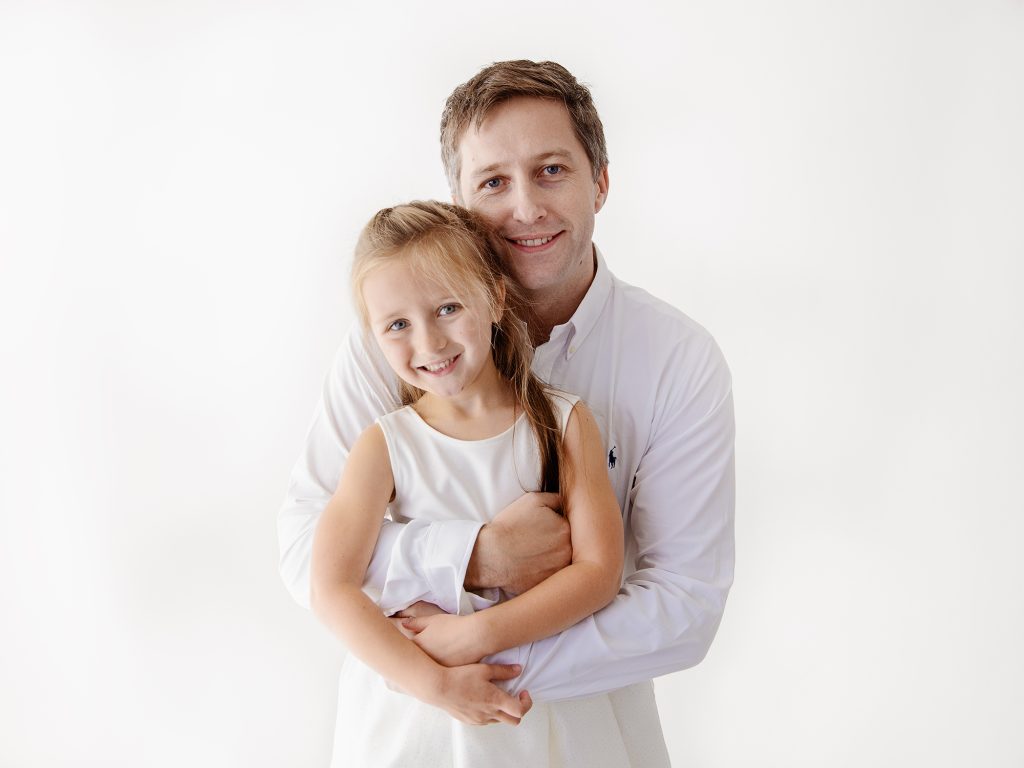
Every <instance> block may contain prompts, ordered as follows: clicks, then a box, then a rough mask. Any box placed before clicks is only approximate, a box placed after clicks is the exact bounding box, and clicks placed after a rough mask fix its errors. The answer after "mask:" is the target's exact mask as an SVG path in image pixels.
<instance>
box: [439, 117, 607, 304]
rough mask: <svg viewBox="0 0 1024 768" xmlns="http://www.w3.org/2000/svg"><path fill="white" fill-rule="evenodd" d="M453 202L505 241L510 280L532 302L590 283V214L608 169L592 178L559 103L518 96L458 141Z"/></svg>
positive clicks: (601, 197) (600, 201) (577, 291)
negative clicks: (494, 229)
mask: <svg viewBox="0 0 1024 768" xmlns="http://www.w3.org/2000/svg"><path fill="white" fill-rule="evenodd" d="M459 156H460V160H461V172H460V175H459V189H458V199H457V201H456V202H459V203H461V204H462V205H465V206H466V207H468V208H471V209H473V210H474V211H477V212H478V213H480V214H481V215H483V216H484V217H485V218H486V219H488V220H489V221H490V222H491V224H493V225H494V226H495V227H497V229H498V231H499V232H500V233H501V234H502V236H504V237H505V239H506V240H507V241H508V242H509V245H510V252H511V259H512V264H511V265H510V266H511V269H512V273H513V275H514V276H515V278H516V279H517V280H518V281H519V282H520V283H521V284H522V285H523V287H524V288H526V290H527V291H528V292H529V293H530V294H531V295H532V296H533V297H534V298H544V297H548V298H550V297H557V296H559V295H560V294H570V295H571V296H572V297H574V298H576V299H577V300H578V298H580V297H582V294H583V293H584V292H585V291H586V288H587V286H588V285H589V284H590V280H591V278H592V277H593V250H592V243H591V240H592V238H593V234H594V214H595V213H597V212H598V211H599V210H601V206H602V205H604V201H605V197H606V195H607V193H608V170H607V168H603V169H602V170H601V173H600V175H599V177H598V179H597V180H596V181H595V180H594V174H593V171H592V170H591V166H590V160H589V159H588V158H587V153H586V150H584V149H583V145H582V144H581V143H580V141H579V139H578V138H576V134H575V132H574V131H573V129H572V123H571V122H570V120H569V113H568V112H567V111H566V109H565V107H564V106H563V105H562V104H559V103H558V102H554V101H549V100H546V99H536V98H531V97H520V98H516V99H511V100H510V101H507V102H505V103H503V104H499V105H498V106H497V107H495V108H494V109H493V110H491V112H489V113H488V114H487V117H486V118H485V119H484V121H483V123H482V124H481V125H480V128H479V129H477V128H476V127H475V126H473V125H471V126H470V127H469V128H468V129H467V130H466V132H465V133H464V134H463V135H462V138H461V140H460V142H459Z"/></svg>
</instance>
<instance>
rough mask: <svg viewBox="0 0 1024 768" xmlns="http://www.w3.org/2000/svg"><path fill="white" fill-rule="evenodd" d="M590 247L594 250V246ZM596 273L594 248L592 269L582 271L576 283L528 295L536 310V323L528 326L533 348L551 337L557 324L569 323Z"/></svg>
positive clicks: (534, 314)
mask: <svg viewBox="0 0 1024 768" xmlns="http://www.w3.org/2000/svg"><path fill="white" fill-rule="evenodd" d="M591 248H592V249H593V246H591ZM596 274H597V252H596V251H593V256H592V259H591V262H590V269H589V270H587V271H581V272H580V275H579V277H578V278H577V279H575V280H574V281H573V284H571V285H564V286H561V287H560V288H559V289H556V290H553V291H550V292H531V293H530V294H529V295H528V298H529V300H530V305H531V309H532V310H533V322H532V323H531V324H530V328H529V330H530V342H531V343H532V344H533V346H534V347H539V346H540V345H541V344H543V343H544V342H546V341H547V340H548V339H549V338H551V331H552V330H554V328H555V327H556V326H559V325H562V324H563V323H567V322H569V319H570V318H571V317H572V316H573V315H574V314H575V313H576V310H577V309H578V308H579V306H580V303H582V301H583V297H584V296H586V295H587V291H588V290H590V284H591V283H592V282H594V276H595V275H596Z"/></svg>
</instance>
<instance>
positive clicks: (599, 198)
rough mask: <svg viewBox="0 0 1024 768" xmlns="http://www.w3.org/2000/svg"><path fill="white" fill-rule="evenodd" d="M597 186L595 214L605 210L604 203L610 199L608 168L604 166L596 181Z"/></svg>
mask: <svg viewBox="0 0 1024 768" xmlns="http://www.w3.org/2000/svg"><path fill="white" fill-rule="evenodd" d="M594 184H595V185H596V186H597V195H596V197H595V198H594V213H597V212H598V211H600V210H601V209H602V208H604V202H605V200H607V199H608V166H607V165H606V166H604V167H603V168H602V169H601V171H600V172H599V173H598V174H597V179H595V180H594Z"/></svg>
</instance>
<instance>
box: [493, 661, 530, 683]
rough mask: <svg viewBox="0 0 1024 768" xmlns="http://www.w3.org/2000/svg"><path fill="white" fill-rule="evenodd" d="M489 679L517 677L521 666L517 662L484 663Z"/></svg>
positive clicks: (521, 669)
mask: <svg viewBox="0 0 1024 768" xmlns="http://www.w3.org/2000/svg"><path fill="white" fill-rule="evenodd" d="M484 666H485V667H487V672H488V676H489V677H490V679H491V680H511V679H512V678H513V677H518V676H519V673H520V672H522V671H523V668H522V667H521V666H519V665H518V664H484Z"/></svg>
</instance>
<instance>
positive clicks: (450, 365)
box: [417, 352, 462, 376]
mask: <svg viewBox="0 0 1024 768" xmlns="http://www.w3.org/2000/svg"><path fill="white" fill-rule="evenodd" d="M460 357H462V353H461V352H460V353H459V354H457V355H455V356H454V357H449V358H448V359H447V360H441V361H439V362H440V363H443V365H442V366H441V367H440V368H438V367H435V366H437V363H430V367H429V368H428V367H427V366H425V365H420V366H417V368H418V370H421V371H423V373H426V374H428V375H430V376H445V375H447V374H449V373H451V372H452V370H453V369H454V368H455V364H456V363H457V362H458V361H459V358H460Z"/></svg>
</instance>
